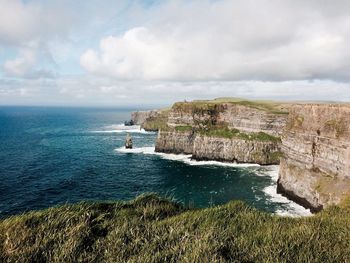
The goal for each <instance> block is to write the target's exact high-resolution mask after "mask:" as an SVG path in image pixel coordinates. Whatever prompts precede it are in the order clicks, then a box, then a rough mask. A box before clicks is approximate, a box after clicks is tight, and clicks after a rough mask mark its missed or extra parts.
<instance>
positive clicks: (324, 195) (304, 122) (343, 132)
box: [278, 104, 350, 211]
mask: <svg viewBox="0 0 350 263" xmlns="http://www.w3.org/2000/svg"><path fill="white" fill-rule="evenodd" d="M282 151H283V154H284V157H283V158H282V159H281V167H280V174H279V180H278V191H279V192H281V193H283V194H285V195H286V196H288V197H289V198H291V199H294V200H296V201H297V202H299V203H301V204H303V205H305V206H306V207H309V208H311V209H312V210H313V211H319V210H321V209H322V208H324V207H327V206H329V205H331V204H340V203H341V202H343V201H344V200H346V199H347V198H349V195H350V106H349V105H341V104H340V105H330V104H310V105H305V104H304V105H295V106H293V107H292V108H291V109H290V114H289V117H288V121H287V125H286V128H285V131H284V134H283V136H282Z"/></svg>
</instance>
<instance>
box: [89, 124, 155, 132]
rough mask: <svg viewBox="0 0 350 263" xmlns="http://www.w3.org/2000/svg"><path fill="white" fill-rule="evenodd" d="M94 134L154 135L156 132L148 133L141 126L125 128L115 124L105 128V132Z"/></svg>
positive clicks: (122, 125)
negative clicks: (127, 133)
mask: <svg viewBox="0 0 350 263" xmlns="http://www.w3.org/2000/svg"><path fill="white" fill-rule="evenodd" d="M91 132H93V133H126V132H129V133H143V134H152V133H154V132H148V131H145V130H144V129H141V126H140V125H132V126H125V125H124V124H115V125H109V126H105V127H103V130H97V131H91Z"/></svg>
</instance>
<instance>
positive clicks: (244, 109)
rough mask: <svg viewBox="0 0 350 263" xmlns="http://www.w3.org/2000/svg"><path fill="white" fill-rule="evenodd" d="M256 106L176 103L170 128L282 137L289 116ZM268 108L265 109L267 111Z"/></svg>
mask: <svg viewBox="0 0 350 263" xmlns="http://www.w3.org/2000/svg"><path fill="white" fill-rule="evenodd" d="M259 106H260V105H259V104H258V105H254V104H253V103H250V104H249V103H242V102H241V103H238V102H236V103H213V104H205V103H176V104H175V105H174V106H173V107H172V109H171V111H170V112H169V116H168V125H169V126H170V127H176V126H178V125H190V126H194V127H201V126H207V125H214V126H215V125H225V126H227V127H229V128H235V129H238V130H240V131H242V132H248V133H249V132H265V133H267V134H271V135H274V136H279V135H281V133H282V131H283V127H284V126H285V124H286V120H287V114H288V112H287V111H286V110H285V111H281V110H279V109H274V108H267V106H266V105H264V104H262V106H260V107H259ZM264 107H265V108H264Z"/></svg>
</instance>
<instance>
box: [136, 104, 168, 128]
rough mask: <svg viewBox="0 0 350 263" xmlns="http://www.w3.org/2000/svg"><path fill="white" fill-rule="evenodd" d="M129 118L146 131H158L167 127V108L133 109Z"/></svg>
mask: <svg viewBox="0 0 350 263" xmlns="http://www.w3.org/2000/svg"><path fill="white" fill-rule="evenodd" d="M131 120H132V121H133V122H134V123H135V124H136V125H141V128H142V129H145V130H146V131H158V130H159V129H161V128H165V127H167V121H168V110H166V109H163V110H150V111H135V112H132V113H131Z"/></svg>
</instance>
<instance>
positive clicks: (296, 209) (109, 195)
mask: <svg viewBox="0 0 350 263" xmlns="http://www.w3.org/2000/svg"><path fill="white" fill-rule="evenodd" d="M130 115H131V109H118V108H115V109H114V108H112V109H111V108H61V107H4V106H3V107H0V218H5V217H8V216H11V215H16V214H21V213H24V212H28V211H31V210H39V209H45V208H48V207H52V206H57V205H62V204H73V203H77V202H80V201H114V200H130V199H133V198H135V197H136V196H138V195H141V194H143V193H157V194H159V195H161V196H165V197H168V198H172V199H175V200H176V201H178V202H181V203H183V204H184V205H186V206H190V207H198V208H203V207H210V206H216V205H220V204H225V203H227V202H229V201H232V200H243V201H244V202H246V203H247V204H249V205H251V206H253V207H256V208H257V209H259V210H262V211H266V212H269V213H274V214H278V215H280V216H292V217H300V216H310V215H311V213H310V211H309V210H307V209H305V208H303V207H302V206H299V205H298V204H296V203H294V202H292V201H290V200H288V199H287V198H285V197H283V196H282V195H280V194H277V193H276V183H277V178H278V166H276V165H274V166H259V165H254V164H234V163H221V162H215V161H194V160H191V156H190V155H175V154H164V153H156V152H155V151H154V146H155V142H156V137H157V134H156V133H155V132H146V131H144V130H143V129H140V127H139V126H124V124H123V123H124V121H125V120H129V119H130ZM127 133H129V134H130V135H131V136H132V140H133V145H134V148H133V149H125V147H124V142H125V137H126V135H127Z"/></svg>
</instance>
